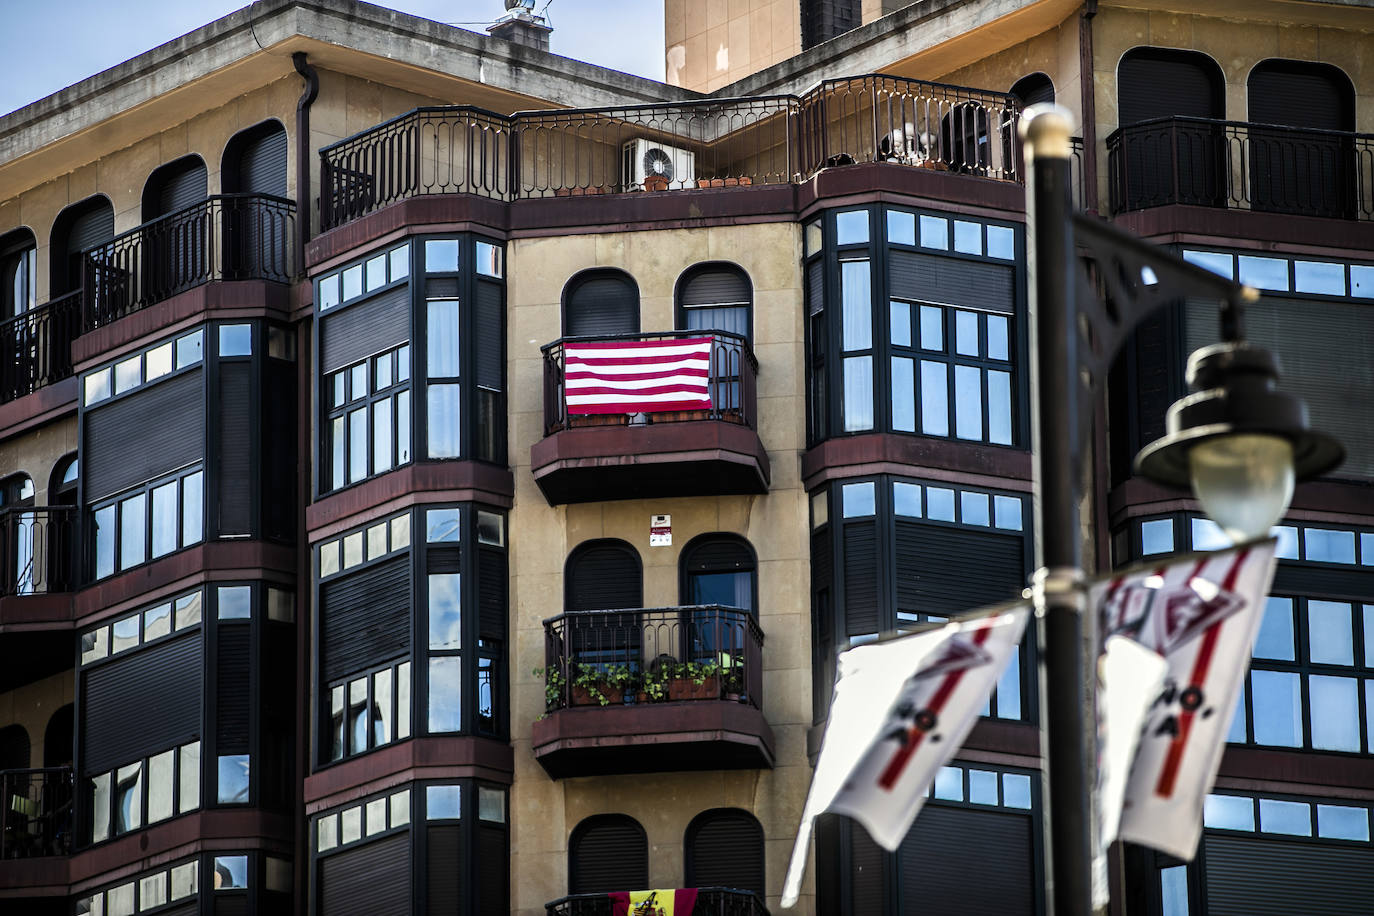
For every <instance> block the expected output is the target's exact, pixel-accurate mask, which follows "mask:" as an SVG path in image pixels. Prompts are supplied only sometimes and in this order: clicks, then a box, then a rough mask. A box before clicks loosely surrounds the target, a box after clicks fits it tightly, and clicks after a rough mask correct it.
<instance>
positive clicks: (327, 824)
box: [315, 814, 339, 852]
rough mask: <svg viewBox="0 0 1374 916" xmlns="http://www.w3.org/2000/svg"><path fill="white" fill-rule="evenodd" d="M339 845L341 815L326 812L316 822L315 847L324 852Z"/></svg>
mask: <svg viewBox="0 0 1374 916" xmlns="http://www.w3.org/2000/svg"><path fill="white" fill-rule="evenodd" d="M338 845H339V816H338V815H337V814H326V815H325V816H324V817H322V818H320V819H319V820H318V821H316V822H315V849H316V850H317V851H319V852H324V851H325V850H327V849H333V848H334V847H335V846H338Z"/></svg>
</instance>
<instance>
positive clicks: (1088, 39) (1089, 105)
mask: <svg viewBox="0 0 1374 916" xmlns="http://www.w3.org/2000/svg"><path fill="white" fill-rule="evenodd" d="M1096 15H1097V0H1087V2H1086V3H1084V4H1083V12H1082V13H1081V14H1080V15H1079V17H1078V85H1079V87H1080V88H1081V92H1082V99H1081V102H1082V105H1083V209H1085V210H1087V211H1088V212H1089V213H1096V212H1097V101H1096V98H1097V97H1096V92H1097V87H1096V84H1095V82H1094V80H1093V17H1094V16H1096ZM302 56H304V55H302Z"/></svg>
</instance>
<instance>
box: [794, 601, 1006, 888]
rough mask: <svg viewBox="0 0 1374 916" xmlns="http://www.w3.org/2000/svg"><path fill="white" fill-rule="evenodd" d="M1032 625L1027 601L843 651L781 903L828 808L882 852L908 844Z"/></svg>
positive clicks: (798, 883) (798, 881) (800, 871)
mask: <svg viewBox="0 0 1374 916" xmlns="http://www.w3.org/2000/svg"><path fill="white" fill-rule="evenodd" d="M1029 619H1030V605H1029V604H1027V603H1025V602H1019V603H1017V604H1013V605H1007V606H1005V607H1001V608H997V609H993V610H990V611H987V612H984V613H982V614H981V615H979V616H976V617H970V618H965V619H962V620H955V621H953V622H951V623H949V624H947V625H945V626H943V627H940V628H939V629H935V630H928V631H925V632H922V633H915V634H912V635H911V636H907V637H904V638H902V639H894V640H892V641H891V642H884V643H873V644H871V645H865V646H858V647H856V648H853V649H850V650H848V651H847V652H843V653H841V654H840V656H839V673H838V675H837V677H836V679H835V695H834V699H833V700H832V701H831V704H830V720H829V724H828V725H827V726H826V733H825V741H824V743H823V744H822V745H821V753H820V756H819V757H818V758H817V760H816V772H815V775H814V776H813V777H812V779H811V793H810V794H809V795H808V796H807V798H806V807H805V809H804V810H803V812H802V822H801V827H800V829H799V830H798V832H797V843H796V846H794V847H793V849H792V862H791V864H790V865H789V866H788V869H787V880H786V881H785V882H784V883H783V888H782V905H783V906H784V907H790V906H792V905H793V904H794V903H796V901H797V897H798V895H799V894H800V892H801V881H802V875H803V873H804V872H805V870H806V856H807V849H808V847H809V846H810V843H811V828H812V826H813V824H814V823H815V820H816V818H817V817H819V816H820V815H822V814H824V813H825V812H827V811H834V812H837V813H839V814H847V815H849V816H850V817H852V818H854V819H855V820H857V821H858V822H859V823H861V824H863V825H864V827H865V828H867V829H868V832H869V835H870V836H872V837H873V839H874V840H875V841H876V842H877V843H879V844H880V845H881V846H883V847H884V848H885V849H889V850H893V849H896V848H897V847H898V846H900V845H901V844H902V839H903V838H904V837H905V836H906V833H907V831H908V830H910V829H911V824H912V822H913V821H915V820H916V815H917V814H918V813H920V810H921V806H922V805H923V804H925V800H926V790H927V789H928V788H929V787H930V784H931V782H932V781H933V780H934V779H935V774H936V772H938V771H939V769H940V767H942V766H944V765H945V763H947V762H948V761H949V759H950V758H951V757H953V756H954V753H955V752H956V751H957V750H959V748H960V746H961V745H963V743H964V739H965V738H966V737H968V733H969V730H970V729H972V728H973V723H974V722H975V721H977V719H978V713H979V712H980V711H981V710H982V708H983V703H984V701H985V700H986V699H987V698H988V695H989V694H990V693H992V688H993V687H994V686H996V684H997V679H998V677H1000V676H1001V674H1002V670H1003V669H1004V668H1006V667H1007V662H1008V661H1009V660H1010V659H1011V655H1012V650H1013V649H1015V648H1016V645H1017V644H1018V643H1019V642H1020V641H1021V634H1022V633H1023V632H1024V631H1025V629H1026V621H1027V620H1029Z"/></svg>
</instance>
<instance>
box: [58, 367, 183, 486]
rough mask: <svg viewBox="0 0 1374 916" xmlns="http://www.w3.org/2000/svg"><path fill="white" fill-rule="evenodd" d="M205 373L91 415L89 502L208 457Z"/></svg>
mask: <svg viewBox="0 0 1374 916" xmlns="http://www.w3.org/2000/svg"><path fill="white" fill-rule="evenodd" d="M204 377H205V374H204V371H203V370H201V369H195V370H192V371H190V372H187V373H186V374H184V375H180V376H177V377H176V378H171V379H168V380H166V381H162V382H157V383H155V384H153V385H149V386H148V388H147V389H146V390H143V391H137V392H135V393H133V394H131V395H129V396H128V397H125V398H122V399H120V400H118V401H114V402H112V403H110V404H106V405H102V406H99V407H96V408H94V409H92V410H88V411H86V414H85V419H86V436H85V442H84V443H83V444H84V449H83V453H82V456H81V464H82V467H81V474H82V476H83V477H84V478H85V483H86V494H85V499H86V502H87V503H94V502H99V501H100V500H102V499H104V498H105V497H107V496H112V495H114V494H115V493H119V492H120V491H122V490H125V489H128V488H129V487H132V486H134V485H135V484H140V483H146V482H147V481H149V480H152V479H153V478H155V477H161V476H162V475H163V474H166V473H169V472H171V471H174V470H177V469H178V468H182V467H185V466H187V465H189V464H194V463H195V462H197V461H201V460H202V459H203V458H204V457H205V394H204V391H203V390H202V387H201V385H202V380H203V379H204Z"/></svg>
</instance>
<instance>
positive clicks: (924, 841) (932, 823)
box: [875, 805, 1039, 916]
mask: <svg viewBox="0 0 1374 916" xmlns="http://www.w3.org/2000/svg"><path fill="white" fill-rule="evenodd" d="M1031 827H1032V821H1031V819H1030V817H1029V816H1027V815H1024V814H1008V813H1004V812H1001V811H979V810H974V809H969V808H947V807H943V806H940V805H926V807H925V808H923V809H921V816H920V817H918V818H917V819H916V823H915V825H914V826H913V827H912V828H911V832H910V833H908V834H907V836H906V839H905V840H903V841H902V846H901V848H900V849H899V850H898V851H897V863H898V866H897V867H898V872H899V874H900V881H901V891H900V893H899V894H898V899H899V901H900V912H901V914H902V916H927V914H930V913H959V914H960V916H1020V914H1025V916H1034V913H1035V911H1036V901H1035V897H1036V891H1035V888H1036V887H1037V885H1038V883H1039V882H1038V880H1037V878H1036V874H1035V865H1034V862H1035V859H1034V845H1033V841H1032V836H1031ZM993 863H995V866H994V867H990V866H991V865H992V864H993ZM875 912H876V911H875Z"/></svg>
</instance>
